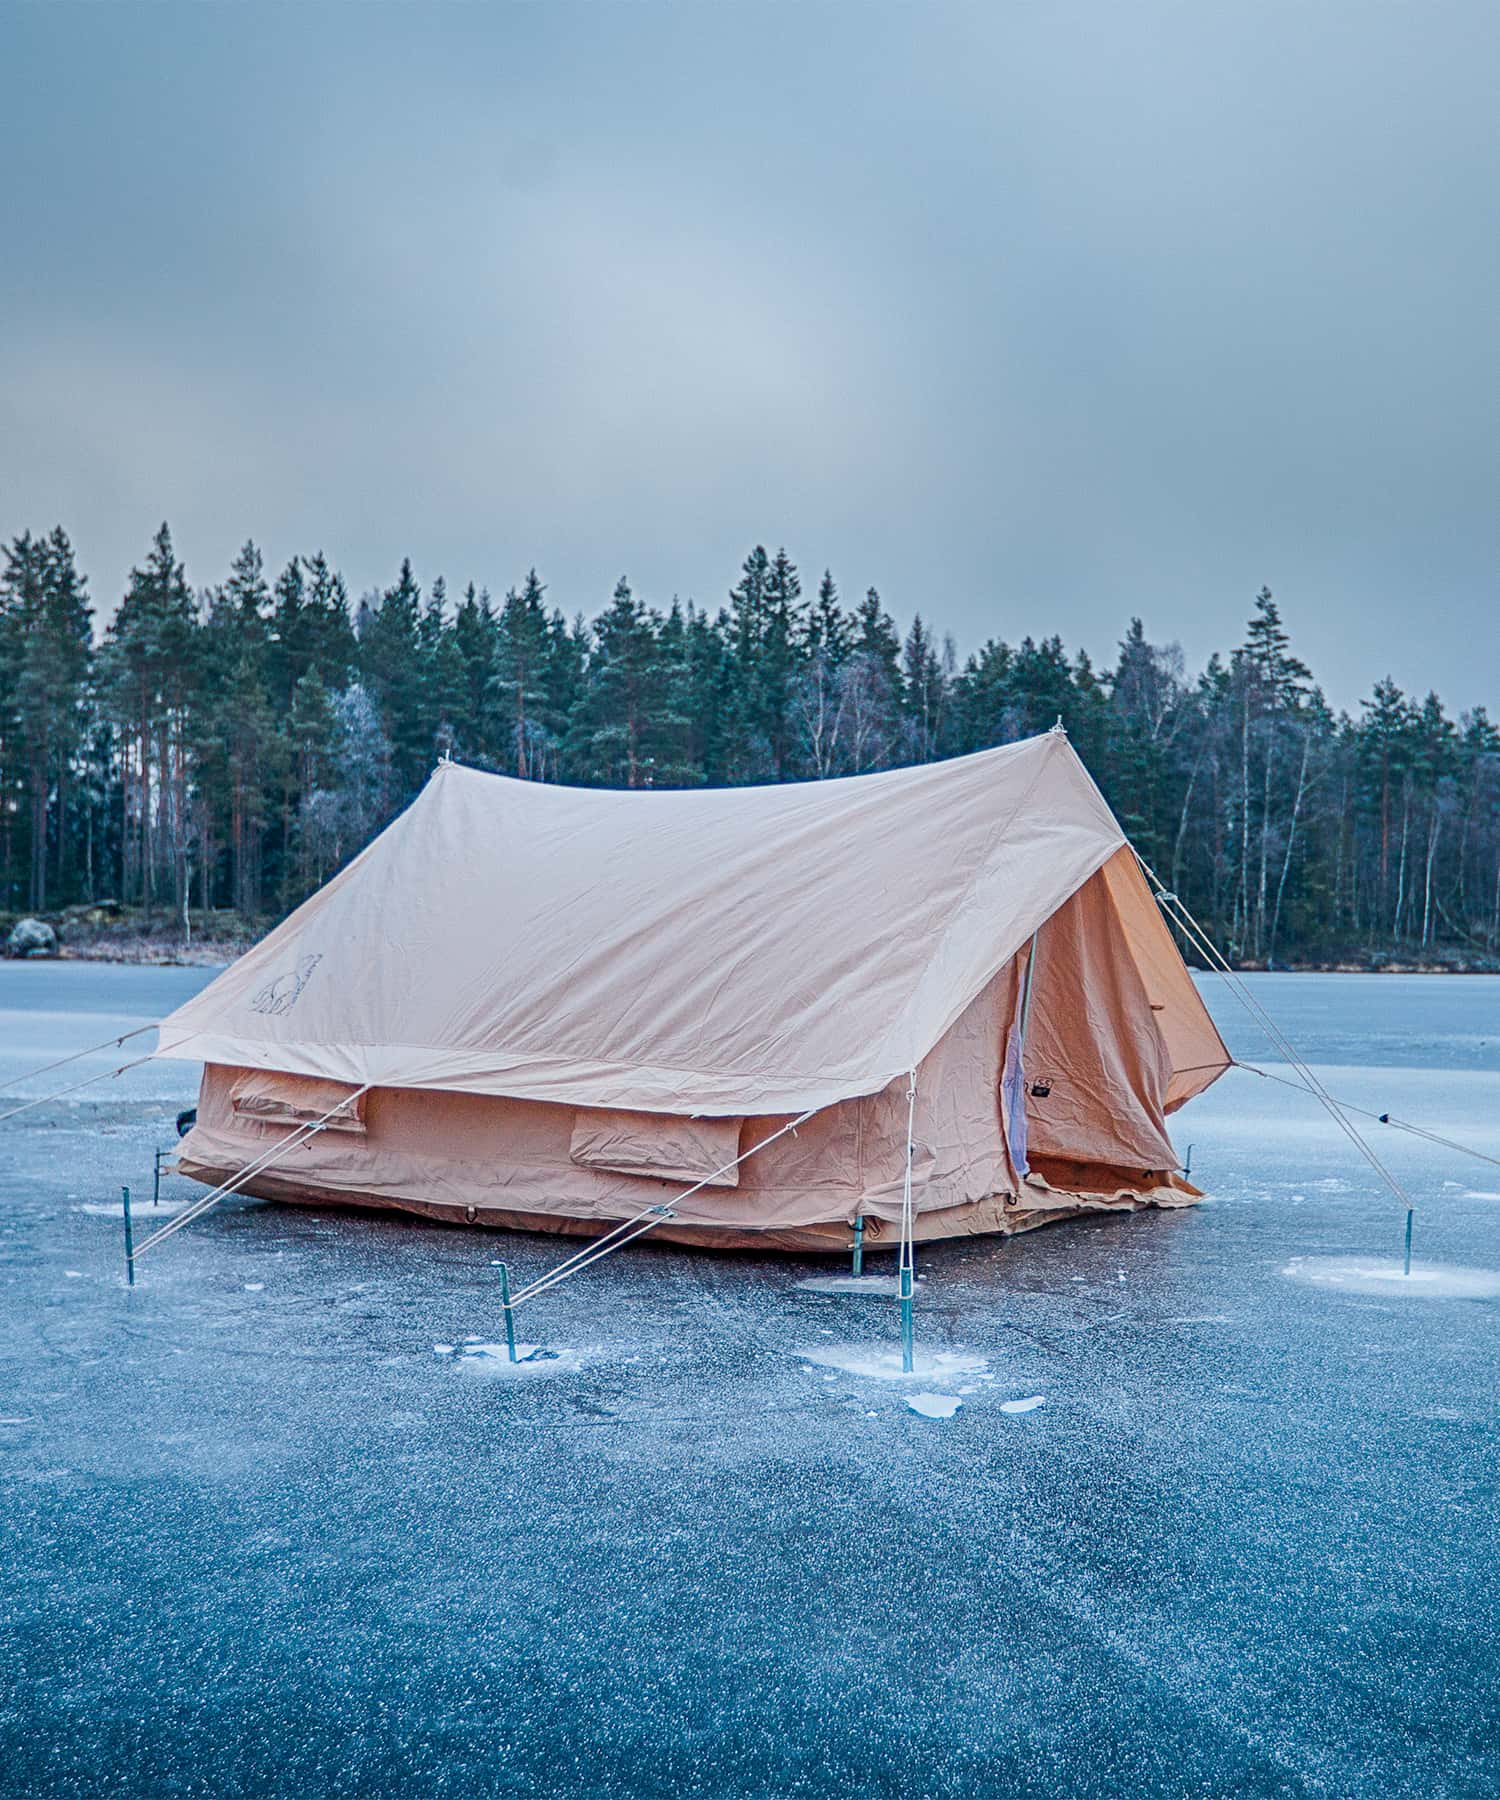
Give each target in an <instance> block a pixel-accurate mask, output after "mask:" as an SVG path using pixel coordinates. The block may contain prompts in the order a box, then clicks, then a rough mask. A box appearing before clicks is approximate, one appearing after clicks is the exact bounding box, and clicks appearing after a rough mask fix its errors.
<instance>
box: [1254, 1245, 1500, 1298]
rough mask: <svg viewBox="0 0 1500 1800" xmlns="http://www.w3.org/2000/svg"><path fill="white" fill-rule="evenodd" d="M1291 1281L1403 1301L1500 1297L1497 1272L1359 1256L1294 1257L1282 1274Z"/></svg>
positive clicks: (1498, 1272) (1498, 1274)
mask: <svg viewBox="0 0 1500 1800" xmlns="http://www.w3.org/2000/svg"><path fill="white" fill-rule="evenodd" d="M1281 1272H1282V1274H1283V1275H1290V1276H1291V1278H1292V1279H1293V1280H1294V1281H1310V1282H1314V1283H1316V1284H1317V1285H1318V1286H1320V1287H1332V1288H1347V1289H1348V1290H1349V1291H1350V1292H1351V1293H1356V1294H1386V1295H1390V1296H1392V1297H1394V1298H1397V1299H1403V1300H1492V1299H1494V1298H1495V1297H1496V1296H1497V1295H1500V1271H1497V1270H1495V1269H1462V1268H1455V1267H1453V1266H1452V1265H1451V1264H1448V1265H1440V1264H1434V1263H1416V1262H1414V1263H1413V1264H1412V1266H1411V1273H1410V1275H1408V1274H1407V1273H1406V1269H1405V1264H1404V1263H1400V1262H1380V1261H1377V1260H1376V1259H1374V1258H1372V1257H1358V1256H1294V1257H1293V1258H1292V1260H1291V1261H1290V1262H1289V1263H1288V1264H1287V1265H1286V1267H1285V1268H1284V1269H1283V1270H1282V1271H1281Z"/></svg>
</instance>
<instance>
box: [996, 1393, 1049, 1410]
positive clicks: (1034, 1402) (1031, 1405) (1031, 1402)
mask: <svg viewBox="0 0 1500 1800" xmlns="http://www.w3.org/2000/svg"><path fill="white" fill-rule="evenodd" d="M1046 1404H1047V1402H1046V1399H1045V1397H1044V1396H1043V1395H1041V1394H1032V1395H1031V1396H1030V1398H1029V1399H1026V1400H1002V1401H1001V1402H1000V1410H1001V1412H1003V1413H1029V1412H1035V1411H1036V1409H1037V1408H1038V1407H1039V1406H1045V1405H1046Z"/></svg>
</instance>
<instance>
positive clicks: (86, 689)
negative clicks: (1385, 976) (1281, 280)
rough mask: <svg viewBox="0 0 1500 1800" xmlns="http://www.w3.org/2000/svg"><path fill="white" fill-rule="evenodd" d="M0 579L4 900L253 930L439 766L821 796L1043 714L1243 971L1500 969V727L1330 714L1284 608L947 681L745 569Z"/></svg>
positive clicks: (938, 663) (977, 656)
mask: <svg viewBox="0 0 1500 1800" xmlns="http://www.w3.org/2000/svg"><path fill="white" fill-rule="evenodd" d="M3 556H4V562H3V571H0V796H3V804H0V910H7V911H9V912H11V913H16V912H21V911H28V912H35V913H46V912H48V911H49V909H50V910H51V911H52V912H53V913H56V912H57V911H58V909H60V908H62V907H65V906H68V905H76V904H79V903H82V902H99V901H102V900H105V899H106V898H107V899H108V900H110V901H114V902H118V903H120V904H122V905H124V906H127V907H142V908H146V909H151V908H156V909H161V910H162V911H169V912H170V913H171V914H173V915H174V916H175V917H177V918H179V919H181V920H183V921H184V928H186V924H187V922H188V920H189V916H190V911H191V913H192V914H194V915H201V914H202V913H204V912H209V911H214V910H218V909H226V910H229V911H232V912H233V913H234V914H236V915H239V916H240V917H241V918H242V919H244V920H252V921H255V922H256V923H257V924H267V923H269V922H270V921H271V919H272V918H274V917H275V916H278V915H280V914H282V913H284V912H286V911H287V910H288V909H290V908H291V907H292V906H294V905H295V904H297V902H298V901H300V900H301V899H303V898H304V897H305V896H306V895H307V894H309V893H310V892H311V891H312V890H313V889H314V888H315V887H317V886H318V884H319V883H321V882H323V881H325V880H326V879H327V878H328V877H329V876H330V875H332V874H333V873H334V872H335V871H336V870H337V869H338V868H339V867H340V866H341V865H342V864H343V863H344V862H346V861H347V860H348V859H349V857H351V856H352V855H354V854H355V853H356V852H357V851H358V850H359V849H360V848H361V847H362V846H363V845H364V844H366V843H367V842H368V841H369V839H370V838H371V837H372V836H373V835H374V834H375V833H376V832H377V831H379V830H380V829H381V827H382V826H384V825H385V824H386V823H387V822H388V821H389V820H390V819H391V818H392V817H393V816H394V815H395V814H396V813H397V812H398V811H399V810H400V809H401V808H402V807H403V806H405V805H406V804H407V803H408V802H409V801H410V800H411V798H412V797H413V796H414V794H415V793H416V792H417V790H418V789H419V788H420V787H421V785H422V783H423V782H424V781H425V780H426V779H427V777H428V775H429V774H430V773H431V771H432V768H433V766H434V764H435V762H436V761H437V760H438V759H439V758H440V757H442V756H444V755H449V756H453V757H455V758H457V759H458V760H460V761H463V762H466V763H470V764H473V765H475V766H477V767H480V768H486V769H494V770H498V771H500V772H502V773H505V774H508V775H514V776H518V777H520V778H522V779H524V780H529V781H552V782H570V783H575V784H584V785H597V786H610V787H622V788H623V787H648V786H654V787H687V786H697V785H704V784H707V785H711V786H721V785H731V784H738V783H750V782H779V781H806V780H820V779H824V778H826V777H829V776H836V775H847V774H856V773H862V772H865V771H869V770H876V769H886V768H892V767H895V766H898V765H901V764H907V763H913V762H923V761H927V760H930V759H933V758H937V757H947V756H957V755H962V754H964V753H965V752H968V751H973V750H978V749H982V748H985V747H987V746H989V745H994V744H1003V743H1007V742H1010V741H1012V740H1014V739H1016V738H1021V737H1025V736H1029V735H1031V734H1033V733H1036V732H1039V731H1045V730H1047V729H1048V728H1049V727H1050V726H1051V725H1052V724H1053V723H1054V721H1056V720H1057V719H1059V718H1061V720H1062V721H1063V724H1064V725H1065V726H1066V728H1067V731H1068V733H1069V735H1070V737H1071V738H1072V741H1073V743H1074V745H1075V746H1076V748H1077V749H1078V751H1079V752H1080V754H1081V755H1082V757H1083V758H1084V761H1085V762H1086V763H1087V764H1088V766H1089V768H1090V770H1091V771H1092V772H1093V774H1094V776H1095V778H1096V779H1097V781H1098V782H1099V784H1100V786H1101V788H1102V789H1103V791H1104V794H1105V796H1106V798H1107V799H1108V800H1109V802H1110V804H1111V805H1112V806H1113V807H1114V809H1115V811H1116V813H1117V814H1118V816H1119V818H1120V820H1121V821H1122V823H1123V825H1124V827H1125V829H1126V831H1127V832H1128V833H1129V834H1130V836H1131V837H1132V839H1133V840H1134V842H1135V844H1136V846H1137V848H1138V849H1139V850H1140V851H1141V853H1142V855H1143V856H1144V857H1145V858H1146V859H1147V860H1148V861H1149V862H1150V863H1151V864H1152V865H1153V866H1154V868H1155V869H1156V870H1157V872H1158V873H1159V874H1160V876H1161V878H1162V879H1163V880H1164V881H1166V882H1167V883H1168V884H1169V885H1170V886H1171V887H1172V888H1174V889H1175V890H1176V891H1177V892H1178V893H1179V894H1181V895H1182V896H1183V898H1184V899H1185V900H1186V902H1187V903H1188V905H1189V906H1190V907H1191V908H1192V909H1193V911H1194V912H1196V913H1197V915H1198V916H1199V918H1200V919H1201V920H1202V921H1203V922H1204V923H1205V924H1206V925H1207V926H1208V928H1209V929H1210V931H1211V932H1212V933H1213V935H1214V936H1215V937H1217V939H1218V940H1219V942H1220V943H1221V944H1223V945H1225V946H1226V947H1227V948H1228V949H1229V951H1230V953H1231V954H1232V956H1233V957H1235V958H1236V959H1237V960H1238V961H1239V962H1240V963H1241V964H1243V965H1249V966H1274V965H1278V964H1291V963H1296V962H1299V961H1300V962H1321V963H1325V964H1326V963H1341V962H1349V963H1352V964H1355V965H1357V966H1373V967H1378V966H1382V965H1389V964H1396V965H1403V964H1410V963H1421V964H1424V965H1426V964H1438V963H1446V964H1447V965H1448V966H1462V967H1470V968H1485V967H1500V733H1497V729H1496V727H1495V726H1494V725H1493V724H1492V723H1491V722H1490V720H1489V718H1488V717H1487V716H1486V714H1485V712H1484V710H1483V709H1482V708H1479V709H1476V710H1475V711H1473V712H1472V713H1466V714H1464V715H1462V716H1460V717H1458V718H1456V719H1455V718H1452V717H1450V716H1449V715H1448V713H1447V712H1446V711H1445V710H1444V707H1443V705H1442V702H1441V701H1440V700H1439V698H1438V696H1437V695H1436V694H1432V693H1429V694H1427V695H1426V696H1425V698H1418V697H1417V696H1416V695H1415V694H1411V695H1409V694H1407V693H1405V692H1403V691H1402V689H1401V688H1400V687H1398V686H1397V685H1396V683H1395V682H1394V681H1393V680H1391V679H1386V680H1384V681H1381V682H1380V683H1379V684H1378V685H1377V686H1376V688H1375V690H1374V692H1373V693H1372V694H1371V695H1370V696H1369V697H1368V698H1367V699H1366V700H1365V701H1363V702H1362V703H1361V705H1360V707H1359V710H1358V713H1357V715H1356V716H1352V717H1351V716H1349V715H1347V714H1343V713H1338V714H1336V713H1334V712H1333V711H1332V710H1331V709H1330V707H1329V706H1328V705H1327V703H1326V702H1325V700H1324V697H1323V695H1322V693H1321V692H1320V690H1319V688H1318V686H1317V683H1316V681H1315V680H1314V678H1313V675H1312V673H1311V671H1310V670H1309V669H1308V668H1307V667H1306V666H1305V665H1304V663H1303V662H1301V661H1300V660H1299V659H1298V658H1297V656H1296V655H1295V654H1294V653H1293V649H1292V643H1291V638H1290V635H1289V632H1288V630H1287V628H1286V626H1285V625H1284V624H1283V621H1282V618H1281V615H1280V612H1279V610H1278V606H1277V603H1276V601H1275V599H1274V598H1273V597H1272V595H1271V594H1270V593H1269V592H1268V591H1265V590H1262V591H1261V592H1260V593H1259V594H1258V595H1255V596H1253V597H1251V596H1247V612H1248V615H1249V617H1248V620H1247V623H1246V626H1245V630H1244V636H1243V642H1242V643H1240V644H1239V645H1238V646H1236V647H1234V648H1232V649H1229V650H1227V651H1226V653H1224V654H1221V655H1215V656H1214V657H1212V658H1211V659H1210V661H1209V663H1208V665H1207V667H1205V668H1203V669H1202V670H1200V671H1197V672H1191V671H1189V670H1188V669H1187V668H1185V666H1184V661H1183V656H1182V653H1181V651H1180V649H1178V647H1177V646H1175V645H1172V644H1156V643H1153V642H1151V641H1150V639H1149V638H1148V637H1147V635H1146V632H1145V630H1144V628H1143V625H1142V622H1141V621H1140V620H1139V619H1133V620H1130V621H1129V622H1128V623H1127V624H1126V626H1125V630H1124V634H1123V636H1122V638H1121V640H1120V644H1119V648H1118V653H1117V655H1116V656H1115V659H1114V662H1113V664H1112V666H1109V667H1095V666H1094V665H1093V664H1092V663H1091V662H1090V660H1089V658H1088V656H1087V655H1085V654H1084V653H1083V652H1081V651H1072V650H1069V648H1068V647H1067V646H1066V645H1065V644H1064V643H1063V642H1062V640H1061V639H1060V638H1058V637H1047V638H1042V639H1039V640H1038V639H1034V638H1032V637H1022V638H1021V639H1020V640H1019V642H1014V643H1012V642H1008V641H1004V640H1001V639H999V638H994V639H991V640H990V641H989V642H988V643H986V644H984V645H983V646H981V647H980V648H978V649H976V650H974V651H973V652H972V653H971V654H969V655H967V656H966V657H964V658H963V660H962V661H960V660H959V658H958V657H957V655H956V654H955V651H954V648H953V645H952V642H951V640H948V639H945V638H942V637H941V636H939V635H938V633H937V631H936V630H934V629H933V627H932V626H931V625H929V623H928V622H926V621H924V620H923V619H922V618H917V619H915V620H914V621H913V623H912V625H911V627H910V629H909V630H908V631H906V632H905V634H904V635H903V634H902V633H901V632H900V631H899V630H898V628H897V626H896V625H895V623H894V622H893V620H892V618H891V617H890V615H889V614H888V613H887V611H886V609H885V607H884V605H883V604H882V601H881V598H880V595H879V594H878V593H877V592H876V591H875V590H874V589H873V588H872V589H871V590H869V592H867V593H866V594H864V595H863V597H859V598H852V599H851V600H850V601H848V602H846V600H845V597H844V596H843V595H842V594H841V593H840V591H839V589H838V588H837V586H836V585H835V581H834V579H833V576H832V575H831V574H828V573H825V574H823V576H822V577H821V579H820V580H818V581H816V582H815V583H814V582H808V583H807V584H804V581H803V578H802V576H801V574H800V573H799V571H798V569H797V567H796V565H795V564H794V563H793V562H792V561H791V560H790V558H789V557H788V556H787V554H786V552H785V551H778V552H776V554H774V555H770V554H768V553H767V552H766V551H765V550H764V549H762V548H759V547H757V548H756V549H755V550H753V551H752V552H751V554H750V555H749V556H748V557H747V558H746V559H745V562H744V565H743V567H742V569H741V570H740V573H739V579H738V581H737V582H736V583H735V585H734V586H733V588H732V589H731V590H730V591H729V593H728V595H727V598H726V600H725V602H724V603H723V604H722V605H715V606H712V607H709V608H704V607H700V606H698V605H695V604H693V603H691V602H687V603H679V602H678V601H675V600H674V601H673V602H672V603H671V604H670V605H669V606H666V607H662V606H658V605H655V604H651V603H649V602H648V601H646V600H644V599H643V598H641V597H640V596H638V595H637V594H635V593H634V592H633V591H632V589H631V587H630V585H629V583H628V582H627V581H625V580H623V579H622V580H621V581H620V582H619V584H618V585H617V586H616V588H615V590H614V594H613V596H612V597H611V598H610V600H609V602H608V604H607V605H605V606H604V607H603V609H602V610H601V611H598V612H597V613H596V614H595V616H594V617H593V618H592V619H589V618H586V617H585V616H583V615H582V614H573V615H569V614H566V613H565V612H564V611H563V610H562V609H561V608H559V607H558V606H557V605H555V604H553V602H552V599H551V597H550V596H549V595H548V592H547V590H546V588H545V586H544V585H543V583H542V581H541V580H540V579H539V578H538V576H537V574H536V573H535V572H534V571H533V572H532V573H531V574H529V575H528V576H527V577H526V578H525V580H524V581H522V582H520V583H518V585H517V586H515V587H514V588H512V589H511V590H510V591H509V592H508V593H506V594H505V595H504V597H503V599H500V600H498V601H496V600H493V599H492V598H491V596H490V594H489V593H488V592H486V591H485V590H483V589H478V590H476V588H475V587H474V586H472V585H470V586H469V587H467V588H466V589H465V590H464V591H463V592H462V593H461V594H450V593H449V592H447V591H446V589H445V585H444V583H443V582H442V580H434V581H432V583H431V584H430V586H428V587H426V588H425V589H424V587H423V586H422V585H421V584H420V583H419V581H418V579H417V577H416V575H415V574H414V573H413V571H412V568H411V565H410V564H409V563H403V564H402V566H401V569H400V571H399V573H398V575H397V577H396V579H395V581H394V582H393V583H392V585H391V586H389V587H388V588H386V589H384V590H383V591H381V592H372V593H369V594H367V595H365V596H364V597H363V598H362V599H360V600H359V601H358V602H357V604H351V601H350V596H349V595H348V593H347V591H346V588H345V584H344V582H343V580H342V579H341V577H340V576H339V574H338V572H337V571H336V570H335V569H334V568H333V567H331V566H330V564H329V563H328V561H327V560H326V559H325V558H324V557H323V556H322V555H321V554H318V555H314V556H309V557H298V558H296V559H294V560H293V561H292V562H290V563H288V564H287V566H286V567H285V568H284V569H282V570H281V571H280V573H279V574H275V575H274V576H273V575H271V574H269V573H268V572H267V571H266V569H265V568H264V567H263V564H262V558H261V555H260V553H259V551H258V550H257V549H256V548H255V546H254V544H251V543H247V544H246V545H245V547H244V549H243V550H242V551H241V552H240V554H239V556H238V557H237V558H236V560H235V562H234V564H233V567H232V568H231V569H230V570H229V572H228V576H227V578H226V579H225V580H224V581H223V582H222V584H220V585H217V586H214V587H211V588H208V589H206V590H202V591H195V590H194V588H193V587H192V586H191V585H190V584H189V581H188V577H187V573H186V571H185V569H184V567H183V565H182V563H181V562H180V561H179V560H178V558H177V556H176V554H175V552H174V549H173V544H172V538H171V534H170V532H169V531H168V529H167V527H166V526H165V525H163V526H162V528H161V530H160V531H159V532H158V533H157V535H156V537H155V539H154V541H153V542H152V544H151V546H150V549H149V553H148V554H147V555H146V556H145V557H144V558H143V559H142V561H141V563H140V566H139V567H138V568H136V569H134V570H133V571H132V573H131V576H130V579H129V582H128V585H127V589H126V592H125V593H124V594H123V595H122V596H121V597H120V599H119V603H118V606H117V607H116V608H115V609H114V612H113V616H112V617H111V618H110V621H109V623H108V625H107V627H106V628H105V629H104V630H103V631H102V633H101V632H96V630H95V620H94V612H93V605H92V602H91V599H90V595H89V591H88V586H87V582H86V579H85V577H84V575H83V574H82V573H81V572H80V571H79V568H78V566H77V562H76V559H75V556H74V552H73V549H72V546H71V544H70V542H69V539H68V537H67V535H66V534H65V533H64V532H63V531H62V530H61V529H56V530H53V531H52V532H50V534H47V535H33V534H31V533H29V532H28V533H23V534H22V535H20V536H18V537H15V538H14V539H13V540H12V541H11V542H10V543H9V545H8V546H6V547H5V549H4V552H3Z"/></svg>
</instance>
